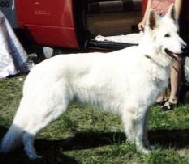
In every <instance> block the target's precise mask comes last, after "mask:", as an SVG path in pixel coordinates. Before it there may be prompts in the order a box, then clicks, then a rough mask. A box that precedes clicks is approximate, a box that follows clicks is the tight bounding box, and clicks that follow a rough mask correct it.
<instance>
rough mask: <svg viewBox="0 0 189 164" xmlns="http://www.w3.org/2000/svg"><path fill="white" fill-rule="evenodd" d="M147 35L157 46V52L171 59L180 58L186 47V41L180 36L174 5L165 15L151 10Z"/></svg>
mask: <svg viewBox="0 0 189 164" xmlns="http://www.w3.org/2000/svg"><path fill="white" fill-rule="evenodd" d="M145 35H147V38H150V40H149V41H150V42H151V44H153V46H154V47H155V50H156V51H157V52H156V54H157V55H163V56H164V57H166V58H169V59H178V57H180V56H181V54H182V51H183V49H184V48H185V47H186V43H185V42H184V41H183V40H182V39H181V38H180V36H179V27H178V24H177V18H176V10H175V7H174V5H171V6H170V8H169V10H168V13H167V14H166V15H165V16H163V17H161V16H159V15H157V14H156V13H155V11H154V10H150V12H149V15H148V19H147V23H146V27H145Z"/></svg>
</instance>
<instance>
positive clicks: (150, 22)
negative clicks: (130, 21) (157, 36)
mask: <svg viewBox="0 0 189 164" xmlns="http://www.w3.org/2000/svg"><path fill="white" fill-rule="evenodd" d="M158 24H159V17H158V15H157V14H156V13H155V11H154V10H152V9H150V10H149V13H148V19H147V22H146V25H147V27H148V28H150V29H151V30H154V29H155V28H156V27H157V26H158Z"/></svg>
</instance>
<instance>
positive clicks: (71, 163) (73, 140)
mask: <svg viewBox="0 0 189 164" xmlns="http://www.w3.org/2000/svg"><path fill="white" fill-rule="evenodd" d="M6 131H7V129H5V128H3V127H0V138H2V137H3V135H4V134H5V132H6ZM148 138H149V140H150V142H151V144H155V145H156V144H158V145H159V146H161V147H164V148H167V147H173V148H184V147H186V146H188V145H189V140H188V138H189V129H184V130H174V129H173V130H156V131H149V132H148ZM124 141H125V135H124V133H121V132H91V131H89V132H79V133H76V134H75V136H74V137H70V138H67V139H61V140H46V139H36V140H35V145H36V149H37V152H38V153H39V154H40V155H42V156H43V158H42V159H40V160H35V161H30V160H28V158H27V157H26V156H25V154H24V151H23V149H19V150H17V151H14V152H13V153H11V154H8V155H3V154H0V163H5V164H9V163H11V164H12V163H14V164H17V163H18V164H20V163H24V164H30V163H35V164H38V163H39V164H51V163H52V164H58V163H66V164H77V163H80V162H78V161H76V160H75V159H74V158H71V157H68V156H65V155H64V151H71V150H82V149H87V148H95V147H100V146H105V145H111V144H115V143H118V144H119V143H123V142H124Z"/></svg>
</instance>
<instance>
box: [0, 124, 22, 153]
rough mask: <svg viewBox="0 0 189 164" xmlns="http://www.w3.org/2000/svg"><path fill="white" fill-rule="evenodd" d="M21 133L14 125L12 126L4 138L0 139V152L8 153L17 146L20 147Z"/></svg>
mask: <svg viewBox="0 0 189 164" xmlns="http://www.w3.org/2000/svg"><path fill="white" fill-rule="evenodd" d="M22 133H23V130H22V129H21V128H19V127H17V126H15V125H12V126H11V127H10V128H9V130H8V132H7V133H6V135H5V136H4V138H3V139H2V142H1V145H0V152H2V153H8V152H10V151H12V150H14V149H16V148H18V147H19V146H21V142H22Z"/></svg>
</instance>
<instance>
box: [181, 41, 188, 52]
mask: <svg viewBox="0 0 189 164" xmlns="http://www.w3.org/2000/svg"><path fill="white" fill-rule="evenodd" d="M187 49H188V46H187V44H186V43H182V45H181V50H182V52H185V51H186V50H187Z"/></svg>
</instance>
